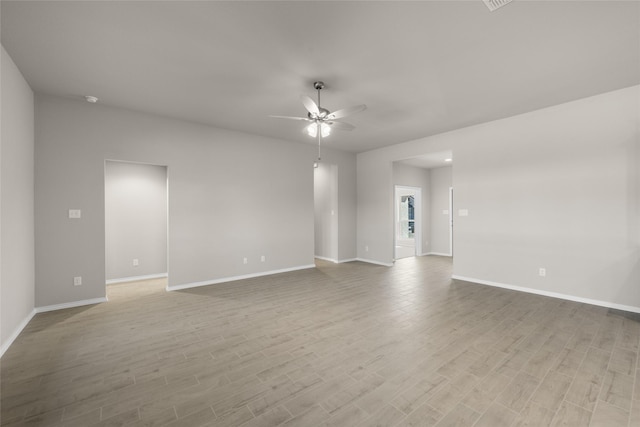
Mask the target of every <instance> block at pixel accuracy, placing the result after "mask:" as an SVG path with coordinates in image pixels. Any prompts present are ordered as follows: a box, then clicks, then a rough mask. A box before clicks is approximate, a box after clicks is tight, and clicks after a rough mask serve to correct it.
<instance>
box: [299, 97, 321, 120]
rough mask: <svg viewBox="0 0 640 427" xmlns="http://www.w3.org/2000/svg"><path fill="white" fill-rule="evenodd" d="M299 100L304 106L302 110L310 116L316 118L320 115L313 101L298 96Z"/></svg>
mask: <svg viewBox="0 0 640 427" xmlns="http://www.w3.org/2000/svg"><path fill="white" fill-rule="evenodd" d="M300 100H301V101H302V104H304V108H306V109H307V111H308V112H310V113H311V114H312V115H314V116H317V115H319V114H320V109H319V108H318V105H317V104H316V102H315V101H314V100H313V99H311V98H309V97H308V96H307V95H300Z"/></svg>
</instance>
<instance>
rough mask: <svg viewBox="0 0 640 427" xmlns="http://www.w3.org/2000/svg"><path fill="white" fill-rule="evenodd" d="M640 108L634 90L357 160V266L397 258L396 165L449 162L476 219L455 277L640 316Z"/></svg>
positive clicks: (459, 249)
mask: <svg viewBox="0 0 640 427" xmlns="http://www.w3.org/2000/svg"><path fill="white" fill-rule="evenodd" d="M638 99H640V87H639V86H633V87H630V88H626V89H622V90H618V91H614V92H609V93H605V94H602V95H598V96H594V97H590V98H585V99H582V100H577V101H574V102H570V103H566V104H561V105H557V106H554V107H550V108H545V109H542V110H538V111H534V112H531V113H527V114H522V115H518V116H514V117H511V118H507V119H503V120H498V121H494V122H490V123H485V124H482V125H477V126H472V127H468V128H464V129H459V130H456V131H452V132H448V133H444V134H440V135H436V136H432V137H428V138H423V139H420V140H416V141H410V142H407V143H403V144H399V145H396V146H392V147H387V148H382V149H379V150H372V151H369V152H366V153H360V154H358V232H359V233H358V255H359V256H361V257H363V258H370V259H373V260H374V261H377V262H381V263H389V262H391V260H392V258H393V254H392V247H393V231H392V230H391V227H389V224H391V221H392V218H393V217H392V205H393V199H392V194H391V191H390V188H391V187H392V174H391V173H390V170H391V163H392V162H393V161H394V160H399V159H405V158H410V157H415V156H418V155H423V154H428V153H435V152H439V151H445V150H452V151H453V156H454V159H455V170H454V174H453V187H454V191H455V196H454V204H455V210H456V213H457V211H458V210H459V209H467V210H468V212H469V215H468V216H467V217H458V216H456V217H455V224H456V228H455V232H454V248H455V256H454V275H456V276H458V277H465V278H469V279H473V280H476V281H483V282H487V283H494V284H503V285H509V286H517V287H520V288H524V289H528V290H531V291H534V292H539V293H547V294H554V295H563V296H568V297H572V298H574V299H582V300H589V301H596V302H599V303H603V304H609V305H611V304H615V305H616V306H620V307H627V308H629V307H631V308H635V309H637V310H640V287H639V286H638V283H640V249H639V248H640V197H639V196H638V195H639V194H640V173H638V171H639V170H640V154H639V153H640V135H639V130H638V127H639V126H638V125H639V123H640V111H639V109H640V105H639V103H638ZM365 245H369V252H368V253H366V252H365V251H364V246H365ZM539 267H545V268H546V269H547V275H546V277H544V278H543V277H540V276H539V275H538V268H539Z"/></svg>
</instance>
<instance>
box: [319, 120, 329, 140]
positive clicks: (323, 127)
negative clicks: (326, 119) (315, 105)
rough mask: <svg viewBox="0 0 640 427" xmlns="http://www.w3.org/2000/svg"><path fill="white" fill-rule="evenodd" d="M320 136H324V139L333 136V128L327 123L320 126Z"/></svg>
mask: <svg viewBox="0 0 640 427" xmlns="http://www.w3.org/2000/svg"><path fill="white" fill-rule="evenodd" d="M320 135H322V137H323V138H326V137H328V136H329V135H331V126H329V125H328V124H326V123H322V124H320Z"/></svg>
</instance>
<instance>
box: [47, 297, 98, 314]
mask: <svg viewBox="0 0 640 427" xmlns="http://www.w3.org/2000/svg"><path fill="white" fill-rule="evenodd" d="M108 301H109V300H108V299H107V297H101V298H92V299H85V300H81V301H72V302H64V303H62V304H53V305H45V306H44V307H36V313H45V312H47V311H54V310H63V309H65V308H73V307H80V306H83V305H94V304H100V303H103V302H108Z"/></svg>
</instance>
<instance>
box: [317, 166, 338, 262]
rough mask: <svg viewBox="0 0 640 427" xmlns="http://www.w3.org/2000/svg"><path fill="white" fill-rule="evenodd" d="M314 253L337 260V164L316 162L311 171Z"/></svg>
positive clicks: (322, 257)
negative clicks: (312, 171)
mask: <svg viewBox="0 0 640 427" xmlns="http://www.w3.org/2000/svg"><path fill="white" fill-rule="evenodd" d="M313 205H314V254H315V257H316V258H318V259H323V260H325V261H331V262H336V263H337V262H338V260H339V257H338V165H333V164H330V163H324V162H318V163H317V167H316V168H314V173H313Z"/></svg>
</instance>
